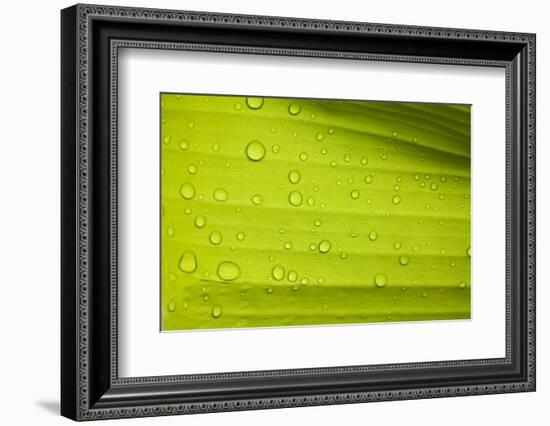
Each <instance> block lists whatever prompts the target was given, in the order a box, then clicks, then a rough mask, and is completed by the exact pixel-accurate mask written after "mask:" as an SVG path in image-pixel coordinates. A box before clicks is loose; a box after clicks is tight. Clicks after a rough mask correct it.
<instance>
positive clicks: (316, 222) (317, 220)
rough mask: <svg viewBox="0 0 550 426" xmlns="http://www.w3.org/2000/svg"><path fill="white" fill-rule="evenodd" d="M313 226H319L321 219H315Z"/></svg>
mask: <svg viewBox="0 0 550 426" xmlns="http://www.w3.org/2000/svg"><path fill="white" fill-rule="evenodd" d="M313 224H314V225H315V226H321V219H315V222H313Z"/></svg>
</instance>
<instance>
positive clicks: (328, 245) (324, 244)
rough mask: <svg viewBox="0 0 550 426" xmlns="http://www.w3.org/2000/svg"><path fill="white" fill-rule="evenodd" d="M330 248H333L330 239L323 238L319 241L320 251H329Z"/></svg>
mask: <svg viewBox="0 0 550 426" xmlns="http://www.w3.org/2000/svg"><path fill="white" fill-rule="evenodd" d="M330 248H331V243H330V241H329V240H322V241H321V242H320V243H319V251H320V252H321V253H328V252H329V251H330Z"/></svg>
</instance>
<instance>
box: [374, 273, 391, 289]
mask: <svg viewBox="0 0 550 426" xmlns="http://www.w3.org/2000/svg"><path fill="white" fill-rule="evenodd" d="M387 283H388V277H387V276H386V274H382V273H379V274H376V275H375V276H374V284H375V285H376V287H378V288H382V287H385V286H386V284H387Z"/></svg>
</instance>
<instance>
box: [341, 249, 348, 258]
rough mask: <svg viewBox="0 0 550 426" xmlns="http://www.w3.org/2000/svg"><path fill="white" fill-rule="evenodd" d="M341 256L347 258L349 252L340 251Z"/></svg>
mask: <svg viewBox="0 0 550 426" xmlns="http://www.w3.org/2000/svg"><path fill="white" fill-rule="evenodd" d="M340 257H341V258H342V259H347V258H348V254H347V253H346V252H345V251H343V252H342V253H340Z"/></svg>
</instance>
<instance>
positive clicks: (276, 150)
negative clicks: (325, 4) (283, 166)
mask: <svg viewBox="0 0 550 426" xmlns="http://www.w3.org/2000/svg"><path fill="white" fill-rule="evenodd" d="M271 151H273V153H274V154H278V153H279V152H281V147H280V146H279V145H277V144H275V145H273V146H272V147H271Z"/></svg>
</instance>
